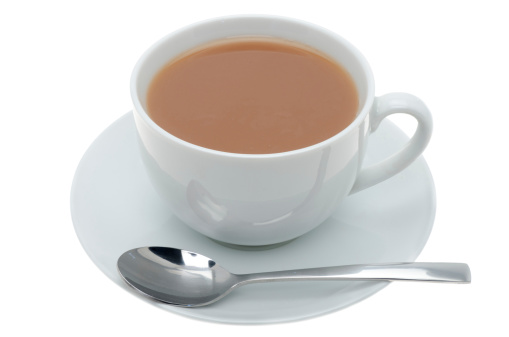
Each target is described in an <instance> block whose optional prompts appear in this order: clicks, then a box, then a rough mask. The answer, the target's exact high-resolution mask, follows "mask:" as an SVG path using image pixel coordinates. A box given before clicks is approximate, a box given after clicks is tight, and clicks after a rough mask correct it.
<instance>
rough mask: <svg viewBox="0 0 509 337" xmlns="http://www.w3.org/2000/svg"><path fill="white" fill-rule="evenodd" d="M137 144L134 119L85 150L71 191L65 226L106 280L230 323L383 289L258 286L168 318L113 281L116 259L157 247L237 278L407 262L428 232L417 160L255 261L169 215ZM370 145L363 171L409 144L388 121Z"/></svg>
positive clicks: (430, 214) (428, 211)
mask: <svg viewBox="0 0 509 337" xmlns="http://www.w3.org/2000/svg"><path fill="white" fill-rule="evenodd" d="M135 134H136V132H135V126H134V122H133V117H132V114H127V115H125V116H123V117H122V118H120V119H119V120H118V121H117V122H115V123H114V124H113V125H111V126H110V127H109V128H108V129H106V130H105V131H104V132H103V133H102V134H101V135H100V136H99V137H98V138H97V139H96V141H95V142H94V143H93V144H92V145H91V146H90V148H89V149H88V151H87V152H86V153H85V155H84V157H83V159H82V160H81V162H80V164H79V167H78V169H77V171H76V174H75V178H74V181H73V186H72V192H71V213H72V218H73V222H74V227H75V230H76V233H77V235H78V237H79V240H80V242H81V244H82V245H83V248H84V249H85V251H86V252H87V254H88V255H89V256H90V258H91V259H92V261H93V262H94V263H95V264H96V265H97V266H98V267H99V269H100V270H101V271H102V272H104V274H106V276H108V278H110V279H111V280H112V281H114V282H115V283H117V284H118V285H120V286H121V287H123V288H124V289H126V290H127V291H129V292H131V293H132V294H134V295H135V296H138V297H139V298H140V299H142V300H145V301H149V302H151V303H153V304H154V305H156V306H158V307H159V308H162V309H164V310H168V311H170V312H172V313H177V314H181V315H185V316H191V317H195V318H199V319H203V320H211V321H219V322H229V323H272V322H285V321H293V320H299V319H304V318H310V317H313V316H317V315H321V314H325V313H329V312H332V311H335V310H338V309H341V308H344V307H346V306H349V305H351V304H353V303H356V302H358V301H360V300H363V299H365V298H367V297H369V296H370V295H372V294H374V293H376V292H377V291H379V290H380V289H382V288H383V287H384V286H386V284H387V283H384V282H327V281H323V282H291V283H267V284H257V285H252V286H246V287H243V288H240V289H238V290H236V291H235V292H233V293H232V294H230V295H228V296H227V297H226V298H224V299H223V300H221V301H220V302H217V303H216V304H214V305H211V306H209V307H203V308H196V309H186V308H176V307H172V306H169V305H166V304H163V303H159V302H154V301H151V300H148V299H147V298H145V297H142V296H141V295H139V294H137V293H136V292H134V291H133V290H132V289H131V288H130V287H128V286H127V285H126V284H125V283H124V282H123V281H122V280H121V278H120V276H119V275H118V273H117V269H116V261H117V259H118V257H119V256H120V255H121V254H122V253H123V252H124V251H126V250H128V249H131V248H134V247H141V246H155V245H159V246H170V247H177V248H183V249H188V250H191V251H196V252H199V253H201V254H204V255H206V256H209V257H211V258H212V259H214V260H216V261H217V262H218V263H219V264H221V265H224V266H225V267H226V268H228V269H229V270H231V271H233V272H236V273H248V272H261V271H269V270H281V269H291V268H307V267H319V266H329V265H340V264H355V263H377V262H394V261H414V260H415V259H416V258H417V256H418V255H419V253H420V252H421V250H422V249H423V247H424V245H425V244H426V241H427V239H428V236H429V234H430V232H431V229H432V226H433V220H434V215H435V190H434V185H433V180H432V177H431V174H430V172H429V169H428V167H427V165H426V162H425V161H424V159H423V158H422V157H420V158H418V159H417V160H416V161H415V162H414V163H413V164H412V165H410V166H409V167H408V168H407V169H406V170H404V171H403V172H401V173H399V174H397V175H396V176H394V177H392V178H390V179H389V180H387V181H385V182H382V183H380V184H378V185H376V186H374V187H371V188H369V189H366V190H364V191H362V192H359V193H357V194H355V195H352V196H349V197H347V198H346V199H345V200H344V201H343V202H342V203H341V205H340V206H338V207H337V208H336V209H335V210H334V212H333V214H332V216H331V217H330V218H329V219H328V220H327V221H326V222H325V223H323V224H322V225H321V226H319V227H318V228H316V229H314V230H312V231H311V232H309V233H307V234H305V235H303V236H301V237H299V238H297V239H295V240H294V241H292V242H290V243H288V244H286V245H284V246H281V247H279V248H274V249H270V250H262V251H243V250H235V249H232V248H228V247H225V246H223V245H220V244H217V243H215V242H214V241H212V240H210V239H208V238H207V237H205V236H203V235H201V234H198V233H197V232H195V231H193V230H192V229H190V228H189V227H188V226H186V225H184V224H183V223H182V222H181V221H180V220H178V219H177V218H176V217H175V216H174V215H172V214H168V212H167V210H166V207H165V205H164V203H163V202H162V201H161V199H160V197H159V196H158V194H157V193H156V192H155V191H154V189H153V187H152V185H151V183H150V182H149V179H148V177H147V175H146V172H145V170H144V168H143V164H142V161H141V158H140V155H139V152H138V150H137V148H136V147H137V144H136V143H137V140H136V136H135ZM372 137H373V141H372V142H371V143H370V144H369V145H368V148H367V154H366V163H367V164H370V163H373V162H377V161H379V160H380V159H381V158H385V157H386V156H387V155H388V154H390V153H392V152H394V151H396V150H398V149H400V148H401V147H402V146H403V145H404V144H405V143H406V142H407V140H408V138H407V137H406V136H405V135H404V134H403V132H401V131H400V130H399V129H398V128H397V127H396V126H395V125H394V124H392V123H390V122H389V121H383V122H382V124H381V125H380V127H379V129H378V131H377V132H375V133H374V134H373V135H372ZM394 286H396V285H394ZM420 286H422V285H416V287H420ZM105 300H107V299H105ZM412 305H415V303H409V306H412Z"/></svg>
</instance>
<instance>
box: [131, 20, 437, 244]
mask: <svg viewBox="0 0 509 337" xmlns="http://www.w3.org/2000/svg"><path fill="white" fill-rule="evenodd" d="M246 35H247V36H252V35H263V36H272V37H277V38H282V39H287V40H293V41H298V42H301V43H304V44H306V45H308V46H311V47H312V48H315V49H317V50H319V51H321V52H323V53H325V54H327V55H328V56H329V57H331V58H332V59H333V60H335V61H336V62H338V63H339V64H342V65H343V66H344V67H345V68H346V69H347V70H348V71H349V73H350V74H351V75H352V78H353V79H354V81H355V83H356V87H357V88H358V92H359V113H358V116H357V118H356V119H355V120H354V122H352V124H350V125H349V126H348V127H347V128H346V129H345V130H343V131H342V132H340V133H338V134H337V135H335V136H334V137H332V138H329V139H328V140H326V141H324V142H321V143H319V144H315V145H313V146H309V147H307V148H303V149H299V150H295V151H290V152H284V153H275V154H267V155H261V154H259V155H246V154H234V153H225V152H220V151H215V150H210V149H206V148H203V147H200V146H196V145H193V144H190V143H187V142H185V141H183V140H181V139H179V138H177V137H174V136H172V135H171V134H169V133H167V132H166V131H164V130H163V129H161V128H160V127H159V126H158V125H156V124H155V123H154V122H153V121H152V120H151V119H150V118H149V116H148V114H147V112H146V106H145V105H146V104H145V101H146V91H147V88H148V86H149V84H150V80H151V79H152V78H153V77H154V75H155V73H157V71H158V70H159V69H161V68H162V67H163V66H164V65H165V64H166V63H168V62H169V60H171V59H172V58H175V57H177V56H179V55H181V54H182V53H184V52H186V51H188V50H189V49H192V48H194V47H197V46H199V45H202V44H204V43H206V42H211V41H215V40H218V39H224V38H229V37H232V36H236V37H238V36H246ZM131 96H132V100H133V105H134V117H135V122H136V127H137V130H138V133H139V136H140V139H141V144H142V145H143V146H140V149H141V151H142V153H143V156H142V157H143V158H144V162H145V165H146V167H147V170H148V172H149V177H150V178H151V180H152V182H153V184H154V186H155V187H156V189H157V190H158V191H159V193H160V194H161V195H162V196H163V198H165V199H166V202H167V206H168V208H169V209H170V210H171V212H172V213H173V214H175V215H176V216H177V217H178V218H179V219H180V220H182V221H183V222H184V223H186V224H188V225H189V226H191V227H192V228H194V229H195V230H197V231H199V232H201V233H202V234H205V235H207V236H209V237H211V238H214V239H216V240H219V241H223V242H228V243H232V244H239V245H266V244H274V243H279V242H284V241H287V240H291V239H293V238H295V237H298V236H300V235H302V234H304V233H306V232H308V231H309V230H311V229H313V228H315V227H316V226H318V225H319V224H320V223H322V222H323V221H324V220H325V219H327V218H328V217H329V216H330V214H332V212H334V210H335V208H336V207H337V205H338V204H339V202H340V201H341V200H342V199H343V198H345V197H346V196H347V195H348V194H349V193H350V191H351V190H353V191H358V190H361V189H364V188H366V187H369V186H372V185H374V184H377V183H379V182H380V181H383V180H385V179H387V178H388V177H391V176H392V175H394V174H396V173H397V172H399V171H401V170H402V169H404V168H405V167H407V166H408V165H409V164H410V163H411V162H412V161H413V160H414V159H415V158H417V157H418V156H419V155H420V154H421V153H422V151H423V150H424V148H425V147H426V145H427V143H428V141H429V138H430V136H431V130H432V121H431V115H430V113H429V111H428V109H427V108H426V106H425V105H424V104H423V103H422V102H421V101H420V100H419V99H417V98H416V97H414V96H411V95H408V94H403V93H393V94H389V95H385V96H382V97H378V98H376V99H375V96H374V81H373V75H372V73H371V69H370V68H369V65H368V63H367V62H366V60H365V59H364V57H363V56H362V55H361V54H360V52H359V51H358V50H357V49H355V47H353V46H352V45H351V44H350V43H349V42H347V41H345V40H344V39H343V38H341V37H340V36H338V35H337V34H335V33H333V32H331V31H328V30H326V29H324V28H321V27H319V26H316V25H314V24H310V23H307V22H303V21H300V20H295V19H290V18H283V17H276V16H266V15H246V16H230V17H224V18H217V19H210V20H206V21H203V22H199V23H197V24H193V25H190V26H188V27H185V28H183V29H181V30H179V31H177V32H175V33H172V34H169V35H167V36H165V37H164V38H162V39H161V40H159V41H158V42H156V43H155V44H154V45H153V46H152V47H151V48H150V49H149V50H148V51H147V52H146V53H145V54H144V55H142V57H141V58H140V60H139V62H138V63H137V65H136V66H135V69H134V70H133V74H132V77H131ZM392 113H407V114H410V115H412V116H414V117H415V118H416V119H417V121H418V127H417V131H416V133H415V136H414V137H413V138H412V140H411V141H409V143H408V146H407V147H405V148H404V149H403V150H402V151H401V152H400V153H398V154H397V155H394V156H392V157H391V158H389V159H387V160H385V161H384V162H382V163H378V164H376V165H375V166H373V167H368V168H364V169H363V170H362V171H361V169H360V168H361V166H362V161H363V157H364V153H365V147H366V144H367V142H368V138H369V134H370V133H371V132H373V131H374V130H376V127H377V126H378V124H379V123H380V121H381V120H382V119H384V118H385V117H386V116H388V115H389V114H392ZM391 155H392V154H391ZM384 159H385V158H384ZM359 171H361V172H359Z"/></svg>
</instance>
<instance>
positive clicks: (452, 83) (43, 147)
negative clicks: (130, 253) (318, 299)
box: [0, 0, 509, 336]
mask: <svg viewBox="0 0 509 337" xmlns="http://www.w3.org/2000/svg"><path fill="white" fill-rule="evenodd" d="M503 4H504V2H503V1H499V2H495V1H487V0H484V1H477V2H474V1H435V2H433V1H412V2H411V1H353V0H352V1H319V0H308V1H277V0H270V1H264V0H256V1H255V0H249V1H221V0H214V1H192V0H187V1H183V0H181V1H149V0H144V1H86V2H81V3H80V2H71V1H61V2H57V1H17V2H15V1H5V0H2V1H1V2H0V46H1V47H0V48H1V51H0V107H1V119H0V149H1V151H0V157H1V158H2V160H1V164H0V173H1V174H0V195H1V203H0V205H1V206H0V207H1V209H0V224H1V228H2V231H1V234H0V249H1V257H0V258H1V260H0V261H1V270H2V275H3V276H1V278H0V283H1V286H2V288H3V289H1V292H2V295H1V299H0V306H1V307H2V309H4V310H3V314H2V323H1V324H0V334H1V335H3V336H35V335H52V336H82V335H83V336H84V335H93V336H108V335H118V336H135V335H148V336H149V335H156V334H157V335H161V336H165V335H172V336H176V335H179V334H186V335H191V336H198V335H205V334H209V333H210V334H218V333H221V335H224V336H233V335H243V336H272V335H295V336H310V335H318V334H322V333H323V334H326V335H344V336H369V335H372V336H431V335H433V336H446V335H451V336H462V335H467V334H470V333H472V334H473V335H477V336H480V335H484V336H507V335H508V334H509V327H508V324H507V323H506V322H504V320H507V314H508V310H507V305H508V303H507V302H508V300H509V296H508V287H507V285H506V282H507V281H508V280H509V272H508V266H507V258H508V257H509V256H508V253H507V252H508V249H507V247H508V244H507V242H508V238H507V236H506V234H505V233H506V232H507V226H508V224H509V223H508V222H509V220H508V219H509V216H508V209H509V208H508V203H509V197H508V188H509V184H508V178H507V176H508V172H509V166H508V164H507V157H508V154H509V151H508V149H507V145H508V143H509V142H508V136H507V127H508V122H509V117H508V115H509V105H508V98H509V95H508V92H509V66H508V61H509V20H508V17H509V10H508V9H507V8H506V7H505V6H504V5H503ZM240 13H259V14H263V13H266V14H278V15H284V16H290V17H295V18H299V19H304V20H307V21H311V22H313V23H316V24H319V25H321V26H324V27H326V28H329V29H331V30H333V31H335V32H337V33H339V34H340V35H342V36H343V37H345V38H346V39H348V40H349V41H351V42H352V43H353V44H354V45H356V46H357V47H358V48H359V49H360V50H361V52H362V53H363V54H364V55H365V56H366V58H367V59H368V61H369V62H370V64H371V65H372V68H373V72H374V74H375V78H376V82H377V83H376V93H377V95H381V94H384V93H387V92H392V91H406V92H410V93H413V94H415V95H417V96H419V97H420V98H422V100H423V101H425V102H426V103H427V105H428V107H429V108H430V110H431V111H432V113H433V116H434V123H435V129H434V134H433V137H432V140H431V143H430V145H429V147H428V148H427V149H426V151H425V153H424V157H425V158H426V160H427V162H428V165H429V167H430V169H431V172H432V174H433V177H434V180H435V184H436V190H437V214H436V221H435V225H434V229H433V232H432V234H431V237H430V239H429V242H428V244H427V246H426V247H425V249H424V251H423V252H422V254H421V255H420V256H419V258H418V261H456V262H467V263H469V264H470V266H471V269H472V276H473V282H472V284H471V285H440V284H410V283H398V284H392V285H390V286H389V287H387V288H385V289H384V290H382V291H381V292H379V293H377V294H375V295H374V296H372V297H370V298H368V299H366V300H364V301H363V302H361V303H358V304H355V305H354V306H352V307H349V308H347V309H344V310H342V311H339V312H335V313H331V314H328V315H325V316H321V317H317V318H313V319H308V320H305V321H300V322H293V323H285V324H272V325H261V326H242V325H225V324H217V323H208V322H203V321H198V320H194V319H190V318H186V317H182V316H177V315H174V314H172V313H169V312H166V311H163V310H160V309H158V308H156V307H154V306H152V305H150V304H147V303H146V302H144V301H141V300H140V299H138V298H136V297H134V296H132V295H130V294H129V293H127V292H126V291H124V290H123V289H121V288H120V287H118V286H117V285H115V284H114V283H113V282H111V281H110V280H109V279H108V278H107V277H106V276H105V275H103V274H102V272H101V271H100V270H99V269H98V268H97V267H96V266H95V265H94V264H93V263H92V261H91V260H90V259H89V258H88V256H87V255H86V253H85V251H84V250H83V249H82V247H81V246H80V243H79V241H78V238H77V236H76V234H75V233H74V229H73V225H72V221H71V216H70V209H69V196H70V189H71V183H72V179H73V175H74V171H75V169H76V167H77V165H78V163H79V160H80V158H81V157H82V155H83V154H84V152H85V150H86V149H87V148H88V146H89V145H90V144H91V143H92V142H93V140H94V139H95V138H96V137H97V136H98V135H99V134H100V133H101V132H102V131H103V130H104V129H105V128H106V127H108V126H109V125H110V124H111V123H112V122H114V121H115V120H116V119H118V118H119V117H120V116H122V115H124V114H125V113H126V112H127V111H129V110H130V109H131V102H130V97H129V77H130V74H131V70H132V68H133V66H134V64H135V62H136V61H137V59H138V57H139V56H140V55H141V53H142V52H143V51H144V50H145V49H146V48H148V47H149V46H150V45H151V44H152V43H153V42H155V41H156V40H157V39H159V38H160V37H162V36H163V35H165V34H167V33H169V32H171V31H173V30H175V29H177V28H180V27H182V26H184V25H187V24H190V23H193V22H195V21H198V20H202V19H206V18H210V17H214V16H220V15H227V14H240ZM397 123H398V124H399V125H400V126H401V127H402V128H404V130H405V131H407V132H410V133H411V132H412V128H413V122H412V121H409V120H406V119H404V118H403V119H398V120H397ZM5 309H6V310H5Z"/></svg>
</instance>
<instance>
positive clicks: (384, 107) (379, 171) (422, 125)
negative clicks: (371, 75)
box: [350, 93, 433, 194]
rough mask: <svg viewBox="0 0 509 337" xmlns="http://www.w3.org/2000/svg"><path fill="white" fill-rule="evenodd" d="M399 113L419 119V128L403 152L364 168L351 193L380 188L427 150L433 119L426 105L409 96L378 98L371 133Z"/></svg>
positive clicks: (372, 118)
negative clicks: (374, 186)
mask: <svg viewBox="0 0 509 337" xmlns="http://www.w3.org/2000/svg"><path fill="white" fill-rule="evenodd" d="M395 113H406V114H409V115H411V116H413V117H414V118H415V119H417V122H418V125H417V129H416V131H415V133H414V135H413V136H412V138H411V139H410V140H409V141H408V143H407V144H406V145H405V146H404V147H403V149H401V150H400V151H399V152H396V153H395V154H393V155H392V156H390V157H389V158H387V159H385V160H383V161H381V162H379V163H376V164H374V165H371V166H368V167H363V168H362V169H361V170H360V172H359V173H358V174H357V179H356V181H355V183H354V185H353V187H352V190H351V191H350V194H353V193H356V192H359V191H361V190H363V189H365V188H368V187H371V186H373V185H376V184H378V183H380V182H382V181H384V180H386V179H388V178H390V177H392V176H393V175H395V174H396V173H398V172H400V171H402V170H403V169H405V168H406V167H407V166H408V165H410V164H411V163H412V162H413V161H414V160H415V159H417V158H418V157H419V156H420V155H421V153H422V152H423V151H424V149H425V148H426V146H427V145H428V143H429V140H430V138H431V132H432V130H433V119H432V118H431V113H430V112H429V110H428V108H427V107H426V105H425V104H424V103H423V102H422V101H421V100H420V99H419V98H417V97H415V96H413V95H410V94H407V93H390V94H386V95H384V96H380V97H377V98H375V108H374V109H373V110H372V111H371V112H370V116H369V118H370V133H373V132H375V131H376V129H377V128H378V126H379V125H380V122H381V121H382V120H383V119H384V118H385V117H387V116H389V115H392V114H395Z"/></svg>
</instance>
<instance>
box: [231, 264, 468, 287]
mask: <svg viewBox="0 0 509 337" xmlns="http://www.w3.org/2000/svg"><path fill="white" fill-rule="evenodd" d="M238 276H239V277H240V278H241V280H242V281H241V283H243V284H246V283H255V282H273V281H292V280H294V281H306V280H352V281H362V280H366V281H420V282H446V283H470V280H471V277H470V268H469V267H468V265H467V264H465V263H445V262H413V263H388V264H372V265H367V264H365V265H350V266H338V267H324V268H311V269H300V270H285V271H277V272H267V273H257V274H244V275H238Z"/></svg>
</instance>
